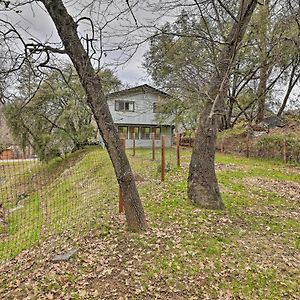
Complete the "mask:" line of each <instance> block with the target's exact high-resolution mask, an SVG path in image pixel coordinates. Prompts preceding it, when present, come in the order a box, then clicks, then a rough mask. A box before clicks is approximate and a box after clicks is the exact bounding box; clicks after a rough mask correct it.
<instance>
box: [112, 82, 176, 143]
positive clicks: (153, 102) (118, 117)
mask: <svg viewBox="0 0 300 300" xmlns="http://www.w3.org/2000/svg"><path fill="white" fill-rule="evenodd" d="M168 98H171V96H170V95H168V94H167V93H165V92H163V91H160V90H158V89H156V88H154V87H152V86H150V85H147V84H144V85H140V86H136V87H133V88H128V89H124V90H121V91H118V92H114V93H111V94H108V95H107V103H108V106H109V109H110V112H111V115H112V117H113V120H114V123H115V125H116V127H117V129H118V132H119V135H120V137H123V138H125V139H126V147H127V148H131V147H132V146H133V138H134V137H135V145H136V147H141V148H143V147H144V148H147V147H151V145H152V141H151V136H152V134H154V135H155V143H156V146H159V145H160V138H161V135H164V136H165V139H166V146H167V147H171V146H172V143H173V131H174V125H173V123H172V121H171V120H170V118H167V117H166V118H164V117H163V115H162V113H159V112H158V111H157V108H158V104H159V103H161V102H163V101H165V100H167V99H168ZM158 114H159V115H158ZM158 119H159V120H160V121H158Z"/></svg>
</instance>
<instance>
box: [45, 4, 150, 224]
mask: <svg viewBox="0 0 300 300" xmlns="http://www.w3.org/2000/svg"><path fill="white" fill-rule="evenodd" d="M41 2H42V3H43V4H44V5H45V7H46V9H47V11H48V12H49V14H50V16H51V18H52V20H53V22H54V24H55V26H56V29H57V31H58V34H59V36H60V38H61V40H62V42H63V44H64V47H65V50H66V52H67V54H68V55H69V57H70V59H71V60H72V62H73V65H74V67H75V68H76V71H77V73H78V75H79V78H80V82H81V84H82V86H83V88H84V90H85V93H86V95H87V102H88V104H89V106H90V107H91V110H92V112H93V114H94V117H95V120H96V122H97V125H98V128H99V131H100V133H101V136H102V138H103V140H104V143H105V145H106V147H107V150H108V153H109V156H110V159H111V161H112V163H113V166H114V170H115V173H116V177H117V180H118V182H119V185H120V188H121V190H122V192H123V195H124V201H125V214H126V220H127V225H128V228H129V229H130V230H144V229H146V227H147V225H146V219H145V215H144V210H143V206H142V203H141V201H140V198H139V194H138V191H137V188H136V184H135V181H134V176H133V173H132V170H131V167H130V164H129V161H128V159H127V157H126V154H125V152H124V150H123V149H122V147H121V143H120V139H119V136H118V133H117V130H116V128H115V126H114V123H113V119H112V117H111V114H110V111H109V108H108V104H107V102H106V97H105V95H104V93H103V90H102V85H101V82H100V79H99V78H98V76H97V74H96V73H95V70H94V68H93V66H92V64H91V62H90V59H89V57H88V55H87V53H86V51H85V50H84V48H83V46H82V44H81V42H80V40H79V37H78V34H77V24H76V23H75V22H74V20H73V18H72V17H71V16H70V15H69V14H68V12H67V10H66V8H65V6H64V4H63V2H62V0H42V1H41Z"/></svg>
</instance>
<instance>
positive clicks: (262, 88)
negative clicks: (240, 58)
mask: <svg viewBox="0 0 300 300" xmlns="http://www.w3.org/2000/svg"><path fill="white" fill-rule="evenodd" d="M259 17H260V22H261V24H260V26H259V27H260V28H259V40H260V47H259V48H260V61H261V67H260V73H259V84H258V89H257V101H258V103H257V115H256V120H255V121H256V123H260V122H261V121H262V120H263V119H264V117H265V110H266V98H267V82H268V78H269V65H268V49H267V32H268V26H267V20H268V17H269V0H263V3H262V6H261V7H260V13H259Z"/></svg>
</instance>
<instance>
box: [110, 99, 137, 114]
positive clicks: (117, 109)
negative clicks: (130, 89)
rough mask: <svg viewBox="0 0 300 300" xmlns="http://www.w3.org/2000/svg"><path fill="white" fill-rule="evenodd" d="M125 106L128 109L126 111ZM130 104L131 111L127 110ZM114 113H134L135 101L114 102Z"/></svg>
mask: <svg viewBox="0 0 300 300" xmlns="http://www.w3.org/2000/svg"><path fill="white" fill-rule="evenodd" d="M121 104H122V105H121ZM126 104H128V109H126ZM130 104H132V110H131V109H129V108H130ZM121 106H122V108H120V107H121ZM115 111H122V112H134V111H135V101H125V100H115Z"/></svg>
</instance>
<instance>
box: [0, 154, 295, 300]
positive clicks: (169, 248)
mask: <svg viewBox="0 0 300 300" xmlns="http://www.w3.org/2000/svg"><path fill="white" fill-rule="evenodd" d="M128 156H129V158H130V160H131V163H132V166H133V169H134V171H135V172H136V173H138V174H139V175H141V177H142V178H143V181H139V182H138V183H137V184H138V187H139V191H140V194H141V197H142V201H143V203H144V206H145V211H146V215H147V219H148V223H149V227H150V229H149V230H148V231H147V232H146V233H143V234H135V233H130V232H127V231H126V229H125V218H124V216H123V215H118V214H117V185H116V181H115V179H114V176H113V172H112V167H111V164H110V162H109V159H108V157H107V155H106V154H105V153H104V151H102V150H98V149H95V148H92V149H89V150H85V152H84V155H83V156H82V157H81V159H79V160H76V162H75V163H74V164H73V165H72V166H71V167H68V168H66V170H65V171H62V172H60V174H59V176H58V177H57V178H56V181H55V182H53V183H52V184H50V187H47V189H46V190H47V191H49V196H50V197H49V198H47V199H48V200H47V205H48V206H49V207H50V208H49V211H51V215H52V218H51V220H49V221H48V222H49V223H48V224H49V226H48V227H49V228H53V229H52V232H53V233H59V232H60V233H61V234H60V235H57V234H55V235H53V236H49V237H48V238H47V239H45V240H44V241H43V242H41V243H40V245H37V246H35V247H33V248H31V249H30V250H29V251H26V252H23V253H21V254H20V255H19V256H18V257H17V258H16V259H15V260H12V261H10V262H7V263H6V264H4V265H2V267H1V268H0V273H1V274H2V275H1V279H0V296H1V297H2V298H3V299H24V297H25V296H27V297H29V299H299V295H300V290H299V286H300V281H299V278H300V272H299V270H300V264H299V262H300V224H299V217H300V209H299V201H300V195H299V190H300V172H299V171H300V167H299V165H284V164H282V163H280V162H278V161H267V162H266V161H263V160H256V159H245V158H241V157H235V156H229V155H226V156H225V155H224V156H223V155H218V156H217V167H216V168H217V172H218V178H219V182H220V185H221V189H222V195H223V199H224V201H225V205H226V209H225V210H224V211H209V210H202V209H200V208H197V207H194V206H192V205H190V204H189V203H188V201H187V197H186V179H187V169H188V161H189V157H190V151H189V150H185V151H184V152H183V159H182V167H181V168H177V167H175V163H174V162H175V161H174V158H175V153H174V150H169V152H168V153H167V160H168V161H169V163H170V171H169V172H168V173H167V180H166V182H164V183H161V182H160V180H159V178H160V176H159V172H158V170H159V156H158V160H157V161H155V162H152V161H151V160H150V158H151V153H150V151H149V150H139V151H138V152H137V155H136V157H132V156H131V155H130V150H129V151H128ZM55 168H56V167H55V166H54V169H55ZM75 168H76V169H77V168H79V169H80V170H82V171H81V172H80V174H85V175H74V173H73V172H72V170H73V169H75ZM54 169H52V170H54ZM90 187H94V188H92V189H91V190H92V192H90V191H89V190H90ZM95 187H97V188H95ZM55 194H57V195H58V194H60V195H61V194H64V195H65V196H64V199H65V200H64V201H65V202H60V201H59V200H55V199H56V197H54V195H55ZM51 196H53V198H51ZM82 199H85V200H82ZM55 201H57V203H56V202H55ZM85 201H86V202H85ZM32 203H34V201H33V202H32ZM54 203H55V205H54ZM85 203H86V204H85ZM32 205H33V204H32ZM54 207H57V209H54ZM78 207H80V209H78ZM83 208H84V209H83ZM67 211H71V212H72V213H71V214H69V212H68V213H67ZM60 220H61V225H60V226H58V225H57V224H58V223H59V222H60ZM65 222H66V223H65ZM55 224H56V225H55ZM65 224H68V225H65ZM70 224H73V226H75V227H74V228H75V230H73V229H72V228H73V227H71V226H70ZM74 224H79V225H80V226H77V225H74ZM81 224H85V225H84V226H83V225H82V226H81ZM71 248H78V249H79V252H78V254H77V255H76V256H75V257H73V258H72V259H71V260H69V261H67V262H61V263H59V264H57V263H53V262H52V261H51V257H52V256H53V255H54V254H55V253H61V252H62V251H64V250H67V249H71Z"/></svg>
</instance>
